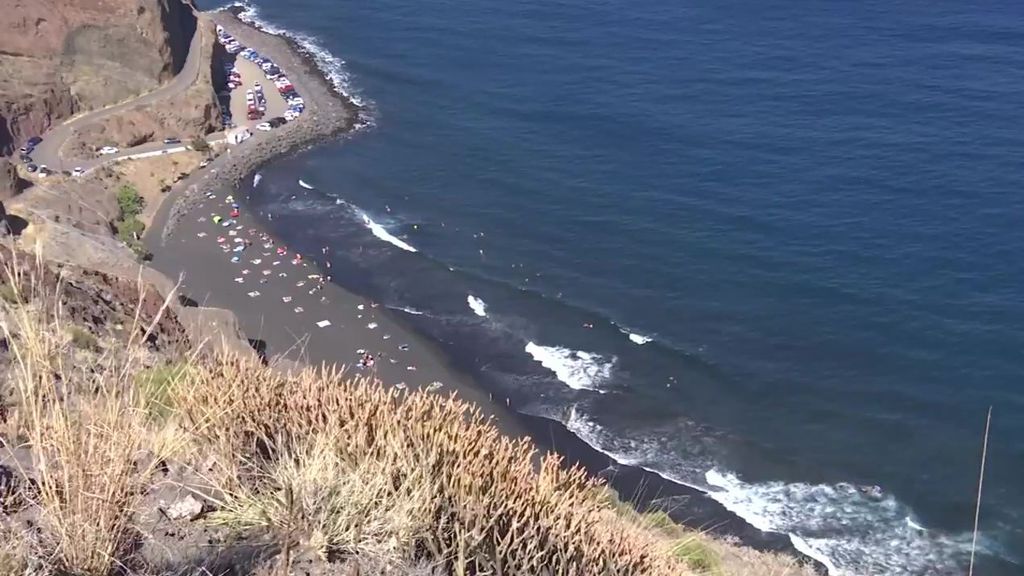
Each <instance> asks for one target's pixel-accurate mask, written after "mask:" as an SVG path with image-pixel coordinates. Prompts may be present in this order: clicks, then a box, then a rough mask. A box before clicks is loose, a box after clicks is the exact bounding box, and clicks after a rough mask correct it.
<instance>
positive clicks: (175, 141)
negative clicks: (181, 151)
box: [164, 138, 181, 144]
mask: <svg viewBox="0 0 1024 576" xmlns="http://www.w3.org/2000/svg"><path fill="white" fill-rule="evenodd" d="M164 144H181V138H164Z"/></svg>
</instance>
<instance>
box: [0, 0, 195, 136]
mask: <svg viewBox="0 0 1024 576" xmlns="http://www.w3.org/2000/svg"><path fill="white" fill-rule="evenodd" d="M192 10H193V6H192V4H191V0H0V14H3V17H2V18H0V78H3V79H4V81H3V83H2V84H0V154H10V153H11V152H12V150H13V149H14V148H17V146H18V145H20V143H21V142H23V141H24V140H25V139H27V138H28V137H30V136H34V135H37V134H40V133H42V132H44V131H45V130H46V128H48V127H49V126H50V125H51V124H53V123H55V122H58V121H60V120H62V119H64V118H67V117H69V116H71V115H72V114H74V113H76V112H78V111H81V110H88V109H92V108H99V107H102V106H106V105H109V104H112V103H115V102H119V101H122V100H125V99H127V98H129V97H131V96H134V95H136V94H139V93H142V92H146V91H148V90H152V89H153V88H155V87H156V86H158V85H159V84H161V83H162V82H165V81H167V80H169V79H170V78H172V77H173V76H174V75H175V74H176V73H177V72H178V70H180V69H181V67H182V65H183V64H184V62H185V59H186V57H187V55H188V49H189V44H190V42H191V39H192V35H193V34H194V33H195V30H196V17H195V14H194V13H193V12H192Z"/></svg>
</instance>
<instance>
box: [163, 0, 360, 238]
mask: <svg viewBox="0 0 1024 576" xmlns="http://www.w3.org/2000/svg"><path fill="white" fill-rule="evenodd" d="M210 18H211V20H212V21H213V22H215V23H216V24H220V25H221V26H223V27H224V28H225V29H227V30H228V32H230V33H231V34H232V35H234V36H235V38H237V39H238V41H239V42H241V43H242V44H244V45H246V46H249V47H251V48H253V49H255V50H256V51H257V52H259V53H260V54H263V55H265V56H268V57H270V58H271V59H272V60H273V61H274V62H276V63H277V64H278V65H279V66H280V67H281V68H282V69H284V70H285V71H286V72H287V73H288V77H289V79H291V81H292V83H293V84H294V85H295V87H296V89H298V91H299V92H300V93H301V94H302V97H303V100H304V101H305V103H306V109H305V112H304V113H303V114H302V116H301V117H300V118H299V119H298V120H296V121H294V122H289V123H288V124H286V125H284V126H282V127H280V128H278V129H276V130H273V131H272V132H257V133H255V134H254V135H253V136H252V137H251V138H250V139H248V140H246V141H245V142H243V143H241V144H239V145H237V146H234V147H232V148H230V149H229V151H228V153H225V154H223V155H221V156H220V157H218V158H217V159H216V160H215V161H214V162H213V163H212V164H211V165H210V166H208V167H207V169H206V171H205V173H203V174H196V175H194V176H193V177H191V178H188V179H186V180H184V181H182V182H181V183H179V185H178V187H177V189H176V192H177V191H179V190H180V191H181V192H179V193H178V196H177V197H176V199H175V201H174V202H173V204H172V205H171V206H170V208H169V211H168V213H167V214H166V215H164V214H157V216H156V218H155V219H154V228H155V229H159V228H157V227H158V226H161V225H162V230H163V232H162V238H164V239H166V238H167V237H168V236H170V235H171V234H172V233H173V230H174V226H175V224H176V223H177V222H178V220H179V219H180V218H181V217H182V216H183V215H184V214H186V213H187V212H189V211H190V210H191V209H192V207H193V206H194V205H195V204H196V202H198V201H199V200H200V199H201V198H202V194H203V193H204V192H206V191H207V190H215V189H218V188H224V187H234V186H237V184H238V183H239V182H240V181H242V179H244V178H246V177H247V176H248V175H249V174H251V173H252V172H254V171H255V170H256V169H257V168H259V167H260V166H261V165H263V164H265V163H266V162H268V161H270V160H272V159H273V158H275V157H278V156H281V155H283V154H287V153H289V152H292V151H295V150H298V149H300V148H302V147H305V146H308V145H310V144H312V143H314V142H318V141H321V140H325V139H327V138H331V137H335V136H337V135H339V134H342V133H346V132H349V131H351V130H352V129H354V128H355V127H356V125H357V123H358V121H359V118H360V112H361V109H360V107H359V106H358V105H356V104H355V103H354V102H352V101H351V100H349V99H348V98H346V97H345V96H343V95H341V94H339V93H338V92H337V91H336V90H335V89H334V87H333V86H331V85H330V83H329V82H328V81H327V80H326V78H324V75H323V73H322V72H321V71H320V70H319V69H318V68H317V66H316V64H315V63H314V62H312V61H311V60H309V59H308V58H306V57H305V56H303V55H302V51H301V48H300V47H299V46H297V45H296V44H295V43H294V42H292V41H291V40H289V39H288V38H287V37H284V36H276V35H273V34H268V33H266V32H264V31H261V30H259V29H257V28H254V27H252V26H250V25H248V24H246V23H244V22H242V21H240V20H239V19H238V18H237V17H236V16H234V15H233V14H232V13H230V12H224V11H221V12H213V13H211V14H210Z"/></svg>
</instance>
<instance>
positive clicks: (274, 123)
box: [267, 116, 288, 128]
mask: <svg viewBox="0 0 1024 576" xmlns="http://www.w3.org/2000/svg"><path fill="white" fill-rule="evenodd" d="M287 123H288V121H287V120H285V119H284V118H282V117H280V116H275V117H274V118H271V119H270V120H267V124H270V127H271V128H277V127H279V126H284V125H285V124H287Z"/></svg>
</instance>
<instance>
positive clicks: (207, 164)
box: [199, 158, 210, 168]
mask: <svg viewBox="0 0 1024 576" xmlns="http://www.w3.org/2000/svg"><path fill="white" fill-rule="evenodd" d="M209 165H210V159H209V158H207V159H205V160H203V161H202V162H200V163H199V167H200V168H206V167H207V166H209Z"/></svg>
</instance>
